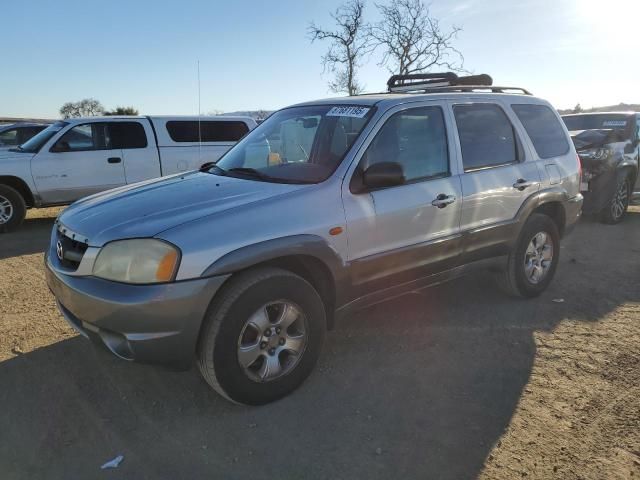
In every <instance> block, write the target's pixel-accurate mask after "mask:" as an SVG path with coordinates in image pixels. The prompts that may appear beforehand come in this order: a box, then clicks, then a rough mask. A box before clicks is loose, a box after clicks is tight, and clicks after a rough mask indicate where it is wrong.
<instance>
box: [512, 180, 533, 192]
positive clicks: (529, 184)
mask: <svg viewBox="0 0 640 480" xmlns="http://www.w3.org/2000/svg"><path fill="white" fill-rule="evenodd" d="M534 185H537V182H528V181H527V180H525V179H524V178H519V179H518V180H517V181H516V183H514V184H513V188H515V189H516V190H520V191H523V190H524V189H525V188H529V187H533V186H534Z"/></svg>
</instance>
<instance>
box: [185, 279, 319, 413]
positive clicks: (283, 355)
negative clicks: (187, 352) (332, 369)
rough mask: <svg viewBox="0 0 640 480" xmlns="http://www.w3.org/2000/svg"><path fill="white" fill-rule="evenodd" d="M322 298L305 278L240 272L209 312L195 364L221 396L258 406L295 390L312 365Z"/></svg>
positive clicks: (220, 294) (214, 301) (317, 344)
mask: <svg viewBox="0 0 640 480" xmlns="http://www.w3.org/2000/svg"><path fill="white" fill-rule="evenodd" d="M325 331H326V315H325V309H324V305H323V303H322V300H321V298H320V296H319V295H318V292H317V291H316V290H315V289H314V288H313V287H312V286H311V285H310V284H309V283H308V282H307V281H306V280H304V279H303V278H301V277H299V276H297V275H295V274H293V273H291V272H288V271H286V270H281V269H277V268H261V269H256V270H249V271H247V272H243V273H240V274H239V275H238V276H237V277H236V278H232V279H231V280H230V282H229V283H228V284H227V285H225V287H223V290H222V291H221V292H220V293H219V294H218V295H217V296H216V298H214V300H213V302H212V304H211V306H210V307H209V310H208V311H207V314H206V317H205V320H204V324H203V327H202V331H201V333H200V338H199V341H198V348H197V359H198V362H197V363H198V368H199V369H200V373H201V374H202V376H203V377H204V379H205V380H206V381H207V383H208V384H209V385H210V386H211V387H212V388H213V389H214V390H216V391H217V392H218V393H220V394H221V395H222V396H224V397H226V398H227V399H229V400H231V401H233V402H236V403H241V404H247V405H262V404H265V403H269V402H272V401H274V400H277V399H279V398H281V397H284V396H285V395H287V394H289V393H291V392H292V391H293V390H295V389H296V388H297V387H298V386H299V385H300V384H301V383H302V382H303V381H304V380H305V379H306V378H307V377H308V376H309V374H310V373H311V371H312V370H313V367H314V366H315V364H316V361H317V359H318V356H319V355H320V350H321V348H322V343H323V341H324V335H325Z"/></svg>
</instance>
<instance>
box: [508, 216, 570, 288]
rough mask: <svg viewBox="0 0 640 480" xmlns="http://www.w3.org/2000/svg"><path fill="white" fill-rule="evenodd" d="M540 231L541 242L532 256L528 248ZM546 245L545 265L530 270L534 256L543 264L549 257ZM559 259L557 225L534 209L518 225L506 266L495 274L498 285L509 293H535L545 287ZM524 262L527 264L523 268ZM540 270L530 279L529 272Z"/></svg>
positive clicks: (535, 260)
mask: <svg viewBox="0 0 640 480" xmlns="http://www.w3.org/2000/svg"><path fill="white" fill-rule="evenodd" d="M540 233H543V234H545V236H546V240H545V243H543V244H542V245H541V248H542V249H541V251H540V252H541V253H540V256H537V255H538V252H536V254H534V255H533V256H532V253H531V251H530V250H529V249H530V247H531V246H535V242H536V240H534V237H537V235H538V234H540ZM538 238H540V237H538ZM547 245H550V246H551V252H550V253H551V258H550V263H549V264H548V266H545V267H542V266H540V267H539V268H535V267H534V268H533V270H531V271H529V270H527V268H530V266H531V265H535V264H537V262H538V260H540V264H541V265H545V262H546V261H549V259H548V256H549V249H547V248H546V246H547ZM534 251H535V249H534ZM559 260H560V234H559V233H558V227H557V226H556V224H555V222H554V221H553V220H552V219H551V218H550V217H548V216H547V215H542V214H539V213H534V214H532V215H531V216H530V217H529V219H528V220H527V222H526V223H525V225H524V227H523V228H522V231H521V232H520V236H519V237H518V240H517V243H516V246H515V248H514V249H513V250H512V251H511V253H509V257H508V260H507V266H506V269H505V271H504V272H502V273H501V275H500V277H499V280H500V284H501V287H502V288H503V290H504V291H505V292H506V293H508V294H509V295H511V296H515V297H525V298H532V297H537V296H538V295H540V294H541V293H542V292H544V291H545V290H546V288H547V287H548V286H549V284H550V283H551V281H552V280H553V276H554V275H555V273H556V268H557V267H558V261H559ZM525 263H526V264H527V266H528V267H527V268H526V267H525ZM540 269H542V270H540ZM534 270H535V272H534ZM541 272H543V275H542V276H541V278H538V279H537V281H534V280H535V279H534V278H532V275H538V274H540V273H541Z"/></svg>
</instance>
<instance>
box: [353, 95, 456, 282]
mask: <svg viewBox="0 0 640 480" xmlns="http://www.w3.org/2000/svg"><path fill="white" fill-rule="evenodd" d="M413 105H415V106H413ZM413 105H412V106H411V107H407V106H406V105H404V106H399V107H396V108H395V109H392V110H391V111H390V112H388V113H387V114H386V115H385V116H384V117H383V119H382V120H381V121H380V122H379V124H378V128H377V130H375V129H374V131H373V133H372V134H371V135H370V138H369V139H368V140H367V142H368V143H365V145H364V147H363V151H364V153H363V154H362V155H361V157H360V158H359V159H356V161H357V162H358V163H357V167H356V168H355V171H354V172H353V176H352V178H351V181H350V183H349V184H346V185H345V186H344V187H343V202H344V206H345V212H346V217H347V233H348V240H349V261H350V262H351V264H352V272H353V274H352V275H353V278H352V280H353V282H354V284H355V285H364V284H369V285H368V286H367V287H366V288H364V289H363V291H369V290H375V289H376V288H375V284H372V283H371V282H374V281H377V283H378V284H379V286H380V288H385V287H386V286H392V285H394V284H398V283H402V282H404V281H410V280H413V279H415V278H421V277H425V276H427V275H429V274H431V273H436V272H437V271H439V270H444V269H446V268H447V267H448V266H451V265H452V264H453V263H455V260H456V257H457V256H458V254H459V222H460V207H461V205H462V202H461V201H460V197H461V188H460V178H459V176H458V171H457V167H456V165H457V162H456V161H455V156H456V153H455V150H451V149H450V145H452V144H453V143H452V139H453V136H452V135H451V130H450V128H448V122H447V120H446V119H447V113H446V104H444V103H439V102H428V103H427V102H426V103H422V104H413ZM377 162H397V163H399V164H400V165H401V166H402V168H403V171H404V175H405V183H404V184H403V185H399V186H395V187H389V188H383V189H377V190H370V191H362V192H359V193H353V191H352V190H354V188H353V185H354V184H357V182H358V181H359V177H360V176H361V175H362V172H363V171H364V170H365V169H366V168H367V167H369V166H371V165H372V164H374V163H377ZM356 191H357V190H356ZM439 199H440V200H443V201H440V202H439Z"/></svg>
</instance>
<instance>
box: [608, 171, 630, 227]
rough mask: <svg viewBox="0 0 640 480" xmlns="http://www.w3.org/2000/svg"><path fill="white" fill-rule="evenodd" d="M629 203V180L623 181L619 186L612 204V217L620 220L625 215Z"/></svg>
mask: <svg viewBox="0 0 640 480" xmlns="http://www.w3.org/2000/svg"><path fill="white" fill-rule="evenodd" d="M628 201H629V186H628V185H627V180H626V179H625V180H623V181H622V182H620V185H618V189H617V190H616V193H615V195H614V196H613V201H612V202H611V216H612V217H613V218H614V219H615V220H618V219H619V218H621V217H622V216H623V215H624V212H625V210H626V209H627V202H628Z"/></svg>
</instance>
